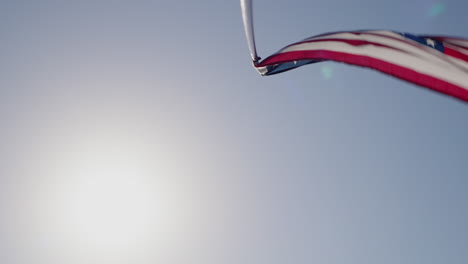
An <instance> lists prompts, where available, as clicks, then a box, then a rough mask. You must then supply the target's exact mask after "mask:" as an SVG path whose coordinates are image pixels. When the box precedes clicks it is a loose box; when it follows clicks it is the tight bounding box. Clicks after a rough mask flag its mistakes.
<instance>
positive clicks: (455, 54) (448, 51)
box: [444, 47, 468, 62]
mask: <svg viewBox="0 0 468 264" xmlns="http://www.w3.org/2000/svg"><path fill="white" fill-rule="evenodd" d="M444 54H447V55H449V56H452V57H455V58H457V59H460V60H464V61H466V62H468V55H466V54H464V53H461V52H459V51H457V50H454V49H451V48H450V47H444Z"/></svg>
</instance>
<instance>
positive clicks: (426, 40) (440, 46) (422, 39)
mask: <svg viewBox="0 0 468 264" xmlns="http://www.w3.org/2000/svg"><path fill="white" fill-rule="evenodd" d="M398 34H400V35H402V36H403V37H405V38H408V39H411V40H414V41H416V42H418V43H420V44H423V45H426V46H428V47H431V48H433V49H436V50H438V51H440V52H442V53H443V52H444V45H443V44H442V43H441V42H439V41H436V40H433V39H431V38H425V37H420V36H416V35H413V34H409V33H398Z"/></svg>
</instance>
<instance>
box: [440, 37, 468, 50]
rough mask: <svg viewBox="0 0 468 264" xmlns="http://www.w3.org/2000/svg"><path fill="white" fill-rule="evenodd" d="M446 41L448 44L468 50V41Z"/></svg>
mask: <svg viewBox="0 0 468 264" xmlns="http://www.w3.org/2000/svg"><path fill="white" fill-rule="evenodd" d="M444 41H445V42H447V43H450V44H453V45H457V46H460V47H463V48H468V41H463V40H457V39H453V40H452V39H448V40H444Z"/></svg>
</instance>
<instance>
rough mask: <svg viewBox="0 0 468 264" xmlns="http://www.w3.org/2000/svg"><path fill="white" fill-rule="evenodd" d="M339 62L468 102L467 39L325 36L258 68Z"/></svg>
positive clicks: (380, 33)
mask: <svg viewBox="0 0 468 264" xmlns="http://www.w3.org/2000/svg"><path fill="white" fill-rule="evenodd" d="M329 60H331V61H337V62H343V63H348V64H352V65H357V66H362V67H368V68H372V69H375V70H378V71H380V72H383V73H386V74H389V75H392V76H395V77H397V78H400V79H403V80H406V81H409V82H411V83H414V84H417V85H420V86H423V87H426V88H429V89H432V90H435V91H437V92H440V93H443V94H447V95H450V96H453V97H456V98H458V99H461V100H463V101H466V102H468V39H462V38H453V37H445V36H428V35H421V36H420V35H412V34H408V33H399V32H394V31H386V30H363V31H346V32H334V33H326V34H322V35H318V36H314V37H310V38H307V39H305V40H303V41H300V42H297V43H294V44H292V45H289V46H287V47H285V48H283V49H281V50H280V51H278V52H277V53H275V54H273V55H271V56H270V57H268V58H266V59H264V60H263V61H261V62H256V63H255V64H254V65H255V68H256V69H257V70H258V71H259V72H260V74H262V75H273V74H277V73H280V72H284V71H288V70H291V69H294V68H297V67H300V66H303V65H306V64H310V63H316V62H320V61H329Z"/></svg>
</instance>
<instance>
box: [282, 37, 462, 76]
mask: <svg viewBox="0 0 468 264" xmlns="http://www.w3.org/2000/svg"><path fill="white" fill-rule="evenodd" d="M384 33H388V32H384ZM390 33H391V32H390ZM374 34H376V33H373V34H360V35H355V34H351V33H344V34H343V33H340V34H332V35H330V36H328V37H325V36H322V37H320V38H318V39H311V41H312V40H320V39H327V38H333V39H343V40H348V39H353V40H363V41H368V42H373V43H377V44H381V45H385V46H389V47H392V48H396V49H400V50H402V51H404V52H407V53H410V54H411V55H413V56H418V57H421V58H423V59H424V60H426V61H427V63H438V64H443V65H445V67H449V68H451V69H453V68H462V70H464V71H465V72H466V73H465V74H467V75H468V62H465V61H463V60H460V59H455V58H452V57H450V56H447V55H444V54H443V53H441V52H440V51H438V50H435V49H433V48H430V47H426V46H424V45H415V43H417V42H413V41H411V42H409V41H400V40H397V39H393V38H389V37H394V36H393V34H385V35H386V36H379V35H374ZM395 35H396V36H400V35H398V34H395ZM402 40H406V38H402ZM312 43H314V42H306V43H299V44H293V45H291V46H289V47H286V48H284V49H283V50H280V51H279V52H278V53H283V52H287V51H290V50H291V49H292V48H295V47H297V46H303V45H308V44H312ZM349 47H352V45H349Z"/></svg>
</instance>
